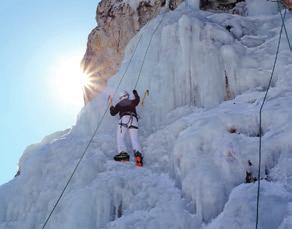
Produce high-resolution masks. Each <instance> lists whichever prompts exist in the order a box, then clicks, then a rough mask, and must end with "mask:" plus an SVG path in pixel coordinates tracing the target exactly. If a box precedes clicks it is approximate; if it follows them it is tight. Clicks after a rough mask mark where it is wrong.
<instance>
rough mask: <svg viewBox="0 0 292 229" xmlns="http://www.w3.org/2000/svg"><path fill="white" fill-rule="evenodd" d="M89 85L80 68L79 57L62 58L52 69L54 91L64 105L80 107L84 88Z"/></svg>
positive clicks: (82, 101) (82, 102)
mask: <svg viewBox="0 0 292 229" xmlns="http://www.w3.org/2000/svg"><path fill="white" fill-rule="evenodd" d="M89 85H90V82H89V77H88V76H87V75H86V74H85V73H84V72H83V71H82V70H81V67H80V57H70V58H63V59H61V60H59V61H58V62H57V64H56V66H55V69H54V89H55V90H54V91H55V92H56V93H57V97H58V100H59V101H62V103H63V104H64V105H71V106H78V107H82V106H83V104H84V100H83V91H84V87H88V86H89Z"/></svg>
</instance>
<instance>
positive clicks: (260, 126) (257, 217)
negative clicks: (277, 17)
mask: <svg viewBox="0 0 292 229" xmlns="http://www.w3.org/2000/svg"><path fill="white" fill-rule="evenodd" d="M285 17H286V10H285V13H284V17H283V20H282V26H281V30H280V35H279V40H278V45H277V51H276V55H275V60H274V64H273V68H272V73H271V76H270V80H269V84H268V88H267V90H266V93H265V96H264V99H263V102H262V104H261V107H260V111H259V136H260V137H259V164H258V189H257V210H256V211H257V212H256V229H258V223H259V206H260V186H261V161H262V111H263V108H264V105H265V102H266V99H267V95H268V92H269V90H270V87H271V84H272V79H273V76H274V73H275V68H276V63H277V60H278V56H279V50H280V44H281V38H282V31H283V28H284V20H285Z"/></svg>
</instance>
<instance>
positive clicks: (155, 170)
mask: <svg viewBox="0 0 292 229" xmlns="http://www.w3.org/2000/svg"><path fill="white" fill-rule="evenodd" d="M162 17H163V13H162V14H161V15H159V16H158V17H156V18H155V19H154V20H152V21H151V22H150V23H149V24H148V25H147V26H146V27H144V28H143V29H142V30H141V31H140V32H139V33H138V34H137V35H136V36H135V37H134V38H133V39H132V40H131V42H130V43H129V45H128V47H127V50H126V54H125V58H124V61H123V64H122V66H121V68H120V70H119V72H118V73H117V74H116V75H115V76H113V77H112V78H111V80H110V81H109V82H108V87H107V88H106V89H105V91H104V93H102V94H100V95H98V96H97V97H96V98H95V99H94V101H92V102H91V103H90V104H88V106H86V107H85V108H84V109H83V110H82V111H81V112H80V114H79V118H78V121H77V123H76V125H75V126H73V127H72V129H71V130H66V131H64V132H58V133H55V134H53V135H50V136H48V137H46V138H45V139H44V140H43V141H42V142H41V143H39V144H35V145H32V146H29V147H28V148H27V149H26V151H25V152H24V154H23V156H22V158H21V160H20V162H19V167H20V170H21V175H20V176H18V177H17V178H15V179H13V180H12V181H10V182H9V183H7V184H5V185H2V186H1V187H0V206H1V208H0V229H18V228H22V229H34V228H41V226H42V224H43V223H44V221H45V218H46V216H47V215H48V214H49V211H50V210H51V209H52V207H53V205H54V203H55V201H56V199H57V197H58V195H59V194H60V192H61V190H62V189H63V187H64V185H65V183H66V181H67V179H68V178H69V176H70V175H71V173H72V171H73V169H74V167H75V165H76V163H77V162H78V160H79V158H80V155H81V153H82V152H83V150H84V148H85V147H86V145H87V143H88V141H89V139H90V137H91V134H92V133H93V131H94V129H95V127H96V124H97V123H98V120H100V118H101V117H102V115H103V112H104V109H105V106H106V101H107V97H108V95H109V94H112V93H113V92H114V90H115V87H116V86H117V84H118V81H119V79H120V77H121V75H122V74H123V73H124V71H125V70H126V66H127V64H128V61H129V60H130V57H131V55H132V53H133V50H134V48H135V47H136V44H137V42H138V40H139V37H140V36H141V35H142V36H143V37H142V39H141V43H140V45H139V46H138V48H137V53H136V54H135V58H134V59H133V63H132V64H131V65H130V68H129V71H128V73H127V74H126V75H125V78H124V81H123V82H122V84H121V87H120V90H123V89H127V90H129V91H131V90H132V89H133V87H134V84H135V81H136V79H137V72H138V70H139V68H140V67H141V62H142V60H143V56H144V54H145V50H146V48H147V45H148V42H149V40H150V38H151V35H152V31H154V30H155V28H156V25H157V24H158V23H159V22H160V20H161V19H162ZM290 24H292V16H291V14H287V29H288V33H289V34H291V33H292V30H291V28H292V27H291V26H289V25H290ZM227 26H230V31H228V29H227V28H226V27H227ZM280 26H281V19H280V17H279V15H269V16H265V17H262V16H260V17H256V16H254V17H241V16H237V15H229V14H214V13H210V12H208V13H207V12H201V11H198V10H194V9H193V8H190V7H189V6H188V4H182V5H181V6H180V7H179V8H178V9H176V10H175V11H172V12H169V13H167V14H165V16H164V17H163V21H162V23H161V26H160V27H159V28H158V30H157V32H156V33H155V34H154V36H153V42H152V44H151V46H150V48H149V53H148V55H147V57H146V60H145V65H144V68H143V70H142V75H141V80H140V81H139V84H138V88H137V89H138V91H139V92H140V94H141V95H142V94H143V92H144V91H145V90H146V89H149V90H150V96H149V97H147V98H146V101H145V106H144V107H139V109H138V112H139V113H140V115H141V120H140V127H141V128H140V133H141V142H142V145H143V153H144V158H145V167H143V168H136V167H135V166H134V164H133V162H130V163H125V164H121V163H116V162H113V161H112V157H113V155H114V154H115V153H116V149H115V137H113V136H114V133H115V130H116V122H117V120H116V119H115V118H113V117H110V116H109V115H106V116H105V120H104V122H103V123H102V125H101V126H100V129H99V130H98V132H97V134H96V136H95V137H94V139H93V143H92V144H91V145H90V147H89V149H88V152H87V153H86V154H85V157H84V159H83V161H82V163H81V164H80V167H79V168H78V170H77V172H76V174H75V176H74V177H73V179H72V181H71V183H70V185H69V187H68V189H67V191H66V192H65V194H64V198H63V199H62V200H61V202H60V204H59V206H58V207H57V208H56V211H55V212H54V214H53V215H52V218H51V220H50V221H49V223H48V225H47V227H46V228H48V229H55V228H63V229H79V228H88V229H97V228H98V229H114V228H115V229H132V228H133V229H134V228H135V229H137V228H141V229H142V228H143V229H154V228H155V229H156V228H158V229H166V228H173V229H180V228H181V229H188V228H202V229H215V228H216V229H220V228H224V229H225V228H232V229H245V228H246V229H247V228H253V227H254V225H255V214H256V213H255V207H256V192H257V190H256V189H257V186H256V185H255V184H243V183H244V178H245V171H246V169H247V166H248V164H247V161H248V160H251V161H252V163H253V164H254V171H256V170H257V164H258V142H259V138H258V125H259V117H258V111H259V107H260V105H261V102H262V99H263V96H264V92H265V88H266V86H267V83H268V80H269V77H270V73H271V68H272V64H273V60H274V57H275V51H276V42H277V40H278V35H279V31H280ZM291 63H292V55H291V52H290V51H289V47H288V44H287V41H286V37H285V36H282V44H281V47H280V54H279V62H278V65H277V68H276V71H275V78H274V80H273V83H272V88H271V90H270V92H269V95H268V98H267V103H266V106H265V107H264V113H263V133H264V135H263V158H262V168H263V170H262V171H263V173H262V174H261V175H262V177H264V175H265V174H264V171H265V169H267V170H268V171H269V172H270V174H269V176H270V177H271V180H272V181H271V182H267V181H264V180H263V181H262V188H261V208H260V228H261V229H274V228H280V229H286V228H291V227H292V219H291V213H292V210H291V209H292V208H291V206H292V205H291V198H292V169H290V168H291V166H290V165H291V162H292V154H291V152H292V142H291V136H292V122H291V120H292V79H291V72H292V65H291ZM115 99H116V98H115ZM131 156H132V155H131Z"/></svg>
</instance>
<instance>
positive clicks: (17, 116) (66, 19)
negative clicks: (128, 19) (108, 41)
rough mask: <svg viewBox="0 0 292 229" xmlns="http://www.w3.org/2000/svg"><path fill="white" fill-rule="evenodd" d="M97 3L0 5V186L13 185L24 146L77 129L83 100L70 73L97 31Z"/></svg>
mask: <svg viewBox="0 0 292 229" xmlns="http://www.w3.org/2000/svg"><path fill="white" fill-rule="evenodd" d="M98 1H99V0H86V1H81V0H79V1H78V0H48V1H36V0H26V1H23V0H9V1H2V2H1V6H0V28H1V29H0V80H1V82H0V115H1V116H0V184H3V183H6V182H8V181H9V180H11V179H13V177H14V175H15V173H16V172H17V164H18V161H19V159H20V157H21V155H22V153H23V151H24V150H25V148H26V147H27V146H28V145H30V144H33V143H37V142H39V141H41V139H42V138H43V137H45V136H46V135H48V134H50V133H53V132H55V131H59V130H64V129H67V128H69V127H71V126H72V125H73V124H74V123H75V120H76V117H77V115H78V112H79V111H80V109H81V108H82V106H83V103H82V101H83V100H82V91H81V90H80V91H79V90H74V89H75V88H76V82H78V81H77V80H75V78H76V77H75V75H76V74H75V75H74V74H71V73H72V72H77V71H79V62H80V61H81V59H82V56H83V54H84V52H85V50H86V44H87V37H88V34H89V33H90V31H91V30H92V29H93V28H94V27H95V26H96V21H95V13H96V7H97V4H98ZM68 66H72V68H70V69H69V70H68V68H69V67H68ZM70 70H71V72H70ZM73 75H74V77H75V78H74V77H73ZM73 78H74V80H72V81H71V79H73ZM69 80H70V82H68V83H67V81H69ZM73 81H74V83H72V82H73ZM73 86H74V87H75V88H73ZM78 87H79V85H78ZM80 88H81V87H80ZM77 91H78V92H77ZM73 92H74V94H73Z"/></svg>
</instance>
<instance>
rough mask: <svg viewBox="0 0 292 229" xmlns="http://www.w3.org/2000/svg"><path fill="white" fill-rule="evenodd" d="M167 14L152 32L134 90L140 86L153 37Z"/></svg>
mask: <svg viewBox="0 0 292 229" xmlns="http://www.w3.org/2000/svg"><path fill="white" fill-rule="evenodd" d="M166 13H167V11H166V12H165V13H164V14H163V15H162V17H161V20H160V22H159V23H158V24H157V26H156V28H155V29H154V30H153V32H152V35H151V38H150V40H149V43H148V46H147V49H146V52H145V55H144V57H143V62H142V64H141V68H140V70H139V74H138V78H137V80H136V83H135V87H134V89H136V88H137V85H138V83H139V80H140V78H141V73H142V70H143V67H144V63H145V60H146V56H147V54H148V51H149V48H150V45H151V43H152V39H153V37H154V34H155V33H156V31H157V30H158V28H159V26H160V25H161V23H162V21H163V18H164V16H165V14H166Z"/></svg>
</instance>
